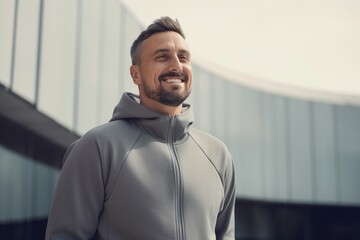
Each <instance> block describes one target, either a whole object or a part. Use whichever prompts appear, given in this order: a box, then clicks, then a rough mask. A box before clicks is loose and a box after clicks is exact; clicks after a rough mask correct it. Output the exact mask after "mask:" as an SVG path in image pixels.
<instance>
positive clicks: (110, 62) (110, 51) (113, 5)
mask: <svg viewBox="0 0 360 240" xmlns="http://www.w3.org/2000/svg"><path fill="white" fill-rule="evenodd" d="M104 4H105V12H104V13H106V14H105V16H104V21H103V24H102V27H101V28H102V31H103V35H104V39H103V46H102V54H103V56H102V64H101V66H100V67H101V68H100V70H101V71H100V84H99V91H101V92H100V93H99V94H100V97H99V101H100V102H99V106H100V109H99V122H98V124H101V123H105V122H108V121H109V119H110V118H111V116H112V112H113V109H114V107H115V105H116V104H117V103H118V101H119V99H120V96H121V95H120V94H121V93H120V91H119V90H120V86H119V85H120V81H124V80H123V79H120V76H119V66H120V57H121V56H120V42H121V41H120V32H121V31H122V30H123V29H121V24H120V19H121V17H120V5H119V2H117V1H105V3H104ZM127 73H128V71H127Z"/></svg>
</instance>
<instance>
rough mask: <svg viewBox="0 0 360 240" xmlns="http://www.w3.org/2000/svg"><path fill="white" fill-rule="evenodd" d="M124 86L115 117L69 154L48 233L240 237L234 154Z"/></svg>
mask: <svg viewBox="0 0 360 240" xmlns="http://www.w3.org/2000/svg"><path fill="white" fill-rule="evenodd" d="M136 99H137V96H135V95H133V94H131V93H125V94H124V95H123V96H122V98H121V101H120V103H119V104H118V105H117V106H116V108H115V110H114V114H113V118H112V119H111V121H110V122H109V123H106V124H104V125H101V126H99V127H96V128H94V129H92V130H90V131H89V132H87V133H86V134H85V135H84V136H83V137H81V138H80V139H79V140H78V141H76V142H75V143H73V144H72V145H71V146H70V148H69V149H68V151H67V153H66V154H65V158H64V159H65V162H64V165H63V168H62V170H61V173H60V177H59V180H58V183H57V187H56V191H55V194H54V200H53V205H52V209H51V211H50V215H49V220H48V226H47V231H46V239H48V240H49V239H56V240H57V239H104V240H105V239H106V240H110V239H114V240H173V239H174V240H184V239H187V240H215V239H217V240H229V239H232V240H233V239H235V238H234V202H235V179H234V167H233V162H232V160H231V156H230V154H229V152H228V150H227V149H226V147H225V145H224V144H223V143H222V142H221V141H219V140H218V139H216V138H214V137H213V136H211V135H209V134H207V133H205V132H202V131H200V130H198V129H195V128H194V127H192V126H191V125H192V122H193V114H192V111H191V107H190V106H189V105H186V104H184V109H185V110H184V111H183V112H182V113H181V114H180V115H177V116H167V115H164V114H161V113H158V112H155V111H152V110H150V109H148V108H146V107H145V106H143V105H141V104H139V103H138V101H137V100H136Z"/></svg>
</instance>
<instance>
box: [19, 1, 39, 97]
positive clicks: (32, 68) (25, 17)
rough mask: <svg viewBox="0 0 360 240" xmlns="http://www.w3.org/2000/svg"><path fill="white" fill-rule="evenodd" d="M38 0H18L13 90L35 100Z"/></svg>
mask: <svg viewBox="0 0 360 240" xmlns="http://www.w3.org/2000/svg"><path fill="white" fill-rule="evenodd" d="M38 21H39V0H28V1H19V10H18V26H17V36H16V50H15V62H14V65H15V66H14V67H15V68H14V85H13V91H14V92H16V93H18V94H19V95H20V96H22V97H23V98H25V99H27V100H28V101H30V102H34V100H35V85H36V83H35V78H36V66H37V56H38V30H39V29H38V24H39V22H38Z"/></svg>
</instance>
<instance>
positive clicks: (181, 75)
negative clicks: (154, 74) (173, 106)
mask: <svg viewBox="0 0 360 240" xmlns="http://www.w3.org/2000/svg"><path fill="white" fill-rule="evenodd" d="M166 78H180V79H181V80H183V81H187V80H188V76H187V75H186V74H185V73H183V72H166V73H163V74H161V75H160V76H159V80H165V79H166Z"/></svg>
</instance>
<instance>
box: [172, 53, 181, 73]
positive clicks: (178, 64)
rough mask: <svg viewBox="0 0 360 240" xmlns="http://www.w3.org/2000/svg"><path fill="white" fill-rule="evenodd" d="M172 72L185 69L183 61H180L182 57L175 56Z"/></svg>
mask: <svg viewBox="0 0 360 240" xmlns="http://www.w3.org/2000/svg"><path fill="white" fill-rule="evenodd" d="M169 70H170V72H181V71H182V70H183V66H182V63H181V62H180V59H179V58H178V57H177V56H176V57H173V59H172V61H171V63H170V69H169Z"/></svg>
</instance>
